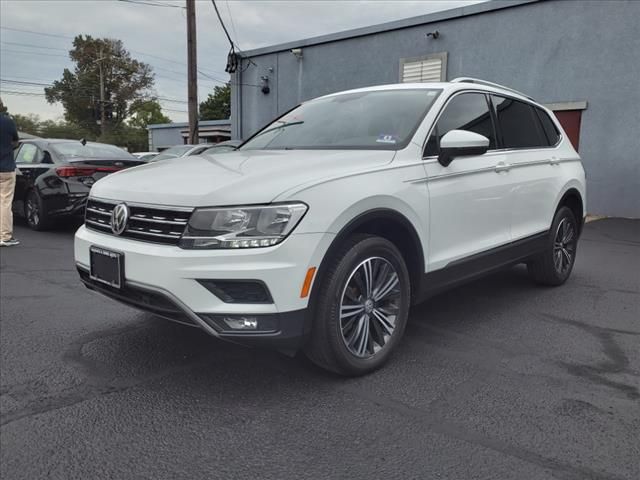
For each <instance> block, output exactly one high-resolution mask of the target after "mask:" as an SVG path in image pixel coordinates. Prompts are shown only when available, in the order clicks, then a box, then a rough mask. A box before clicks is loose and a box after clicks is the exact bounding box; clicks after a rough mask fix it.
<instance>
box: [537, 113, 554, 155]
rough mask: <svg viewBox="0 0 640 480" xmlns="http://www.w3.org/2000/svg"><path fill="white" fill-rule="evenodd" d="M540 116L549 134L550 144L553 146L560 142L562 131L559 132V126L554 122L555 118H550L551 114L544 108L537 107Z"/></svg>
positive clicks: (547, 134)
mask: <svg viewBox="0 0 640 480" xmlns="http://www.w3.org/2000/svg"><path fill="white" fill-rule="evenodd" d="M536 111H537V112H538V117H540V122H541V123H542V129H543V130H544V133H545V134H546V136H547V140H548V141H549V145H550V146H553V145H555V144H556V143H558V140H559V139H560V133H559V132H558V128H557V127H556V124H555V123H553V120H551V118H549V114H548V113H547V112H545V111H544V110H542V109H541V108H537V109H536Z"/></svg>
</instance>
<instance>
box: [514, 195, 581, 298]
mask: <svg viewBox="0 0 640 480" xmlns="http://www.w3.org/2000/svg"><path fill="white" fill-rule="evenodd" d="M577 249H578V223H577V221H576V218H575V216H574V215H573V212H572V211H571V209H569V208H568V207H560V208H559V209H558V211H557V212H556V215H555V217H554V219H553V224H552V226H551V232H550V234H549V239H548V241H547V246H546V248H545V250H544V252H542V253H541V254H539V255H538V256H537V257H536V258H535V259H533V261H532V262H530V263H528V264H527V268H528V270H529V275H530V276H531V278H533V280H535V281H536V282H537V283H540V284H542V285H551V286H556V285H562V284H563V283H564V282H566V281H567V279H568V278H569V275H571V271H572V270H573V265H574V263H575V260H576V252H577Z"/></svg>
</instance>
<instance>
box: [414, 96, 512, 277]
mask: <svg viewBox="0 0 640 480" xmlns="http://www.w3.org/2000/svg"><path fill="white" fill-rule="evenodd" d="M450 130H468V131H472V132H475V133H479V134H480V135H484V136H485V137H487V138H489V142H490V143H489V151H488V152H487V153H485V154H484V155H476V156H468V157H458V158H455V159H454V160H453V162H451V164H450V165H449V166H448V167H443V166H442V165H440V163H438V161H437V155H438V149H439V142H440V139H441V138H442V136H443V135H444V134H445V133H447V132H448V131H450ZM495 148H496V136H495V128H494V125H493V119H492V116H491V114H490V110H489V103H488V98H487V96H486V95H485V94H483V93H479V92H464V93H459V94H455V95H454V96H453V97H452V98H451V99H449V101H448V103H447V104H446V106H445V107H444V110H443V111H442V113H441V115H440V116H439V118H438V120H437V122H436V125H435V127H434V128H433V129H432V131H431V133H430V136H429V139H428V141H427V145H426V148H425V162H424V167H425V170H426V173H427V185H428V188H429V200H430V209H429V210H430V221H429V271H433V270H438V269H440V268H443V267H446V266H447V265H449V264H451V263H452V262H454V261H456V260H461V259H464V258H465V257H469V256H471V255H474V254H477V253H481V252H485V251H487V250H490V249H492V248H495V247H498V246H500V245H504V244H506V243H509V241H510V240H511V232H510V219H511V216H510V211H509V209H510V205H509V201H508V196H509V174H508V172H507V171H506V170H504V169H503V168H502V166H503V165H502V164H503V163H504V154H501V153H499V152H496V151H494V150H495Z"/></svg>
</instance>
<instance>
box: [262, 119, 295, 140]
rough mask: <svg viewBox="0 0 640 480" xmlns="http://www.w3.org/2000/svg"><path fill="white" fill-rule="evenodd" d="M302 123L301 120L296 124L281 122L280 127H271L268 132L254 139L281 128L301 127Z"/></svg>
mask: <svg viewBox="0 0 640 480" xmlns="http://www.w3.org/2000/svg"><path fill="white" fill-rule="evenodd" d="M303 123H304V121H303V120H300V121H297V122H282V125H278V126H277V127H273V128H270V129H269V130H265V131H264V132H262V133H259V134H258V135H256V137H260V136H262V135H264V134H265V133H269V132H273V131H274V130H281V129H283V128H287V127H290V126H292V125H302V124H303Z"/></svg>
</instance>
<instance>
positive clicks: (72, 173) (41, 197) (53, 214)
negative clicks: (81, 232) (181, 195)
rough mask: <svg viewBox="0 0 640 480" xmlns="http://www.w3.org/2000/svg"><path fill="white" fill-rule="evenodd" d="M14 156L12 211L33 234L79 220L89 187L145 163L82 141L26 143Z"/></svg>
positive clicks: (33, 141)
mask: <svg viewBox="0 0 640 480" xmlns="http://www.w3.org/2000/svg"><path fill="white" fill-rule="evenodd" d="M14 155H15V159H16V166H17V172H16V173H17V176H16V190H15V195H14V198H13V210H14V212H15V213H16V214H17V215H20V216H24V217H25V218H26V220H27V223H28V225H29V227H31V228H32V229H34V230H44V229H46V228H47V227H49V226H51V224H52V222H53V221H54V219H56V218H60V217H73V216H77V217H81V216H82V215H84V208H85V204H86V201H87V195H88V194H89V190H90V189H91V185H93V184H94V183H95V182H96V181H97V180H100V179H101V178H102V177H104V176H105V175H109V174H110V173H113V172H116V171H118V170H122V169H123V168H128V167H132V166H135V165H141V164H144V163H145V162H143V161H140V160H139V159H137V158H136V157H134V156H133V155H131V154H129V153H127V152H126V151H124V150H122V149H121V148H118V147H114V146H113V145H106V144H103V143H93V142H85V141H84V140H82V141H80V140H57V139H53V140H48V139H33V140H24V141H22V142H21V144H20V146H19V147H18V148H17V149H16V150H15V151H14Z"/></svg>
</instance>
